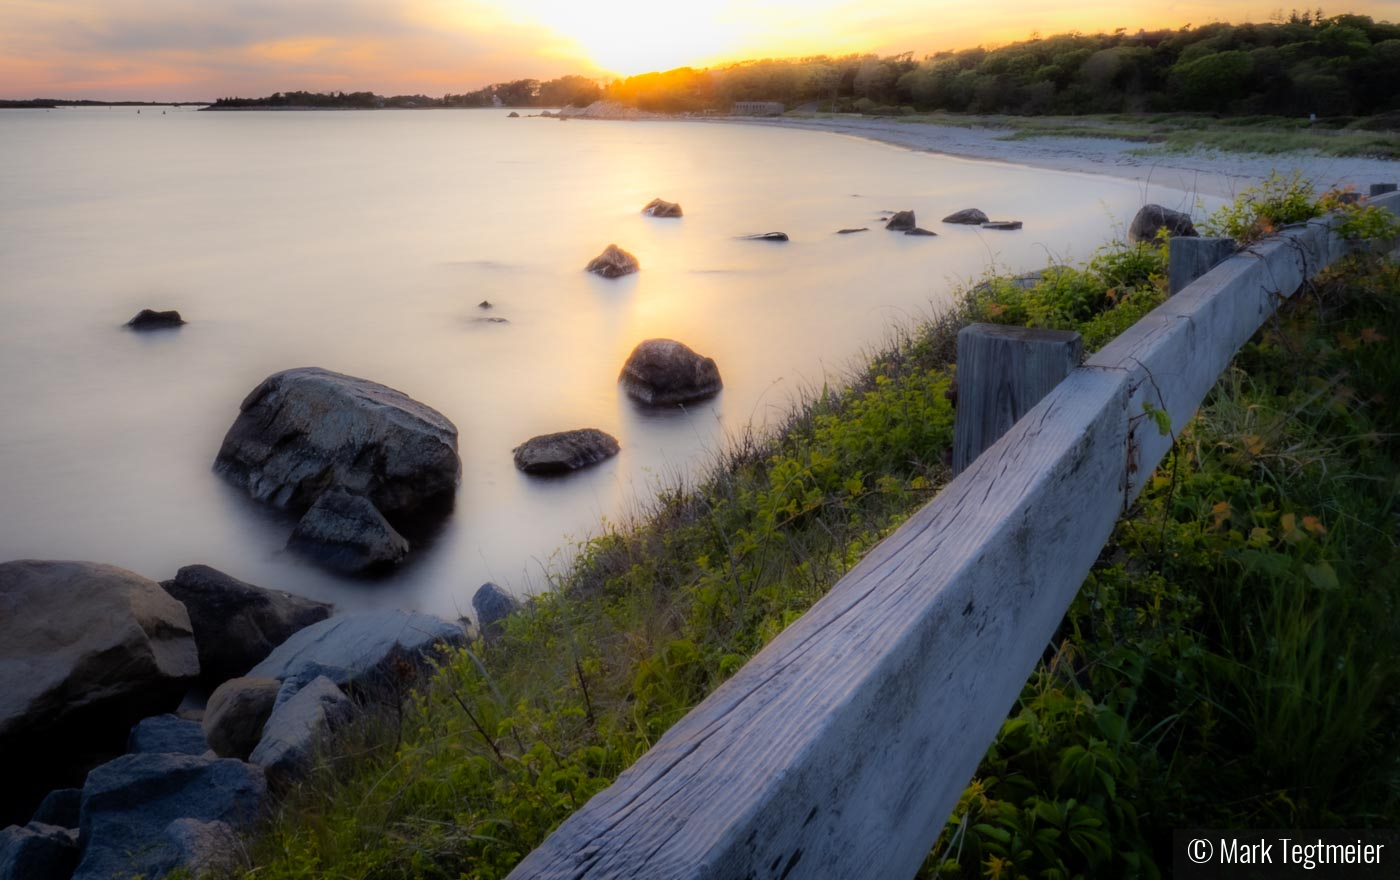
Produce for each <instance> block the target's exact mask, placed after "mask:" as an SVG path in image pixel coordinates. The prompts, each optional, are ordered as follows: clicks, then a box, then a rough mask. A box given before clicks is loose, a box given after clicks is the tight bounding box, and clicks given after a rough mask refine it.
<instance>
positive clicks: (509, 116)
mask: <svg viewBox="0 0 1400 880" xmlns="http://www.w3.org/2000/svg"><path fill="white" fill-rule="evenodd" d="M506 118H507V119H519V118H520V114H519V113H516V112H515V111H514V110H512V111H510V112H509V113H507V114H506Z"/></svg>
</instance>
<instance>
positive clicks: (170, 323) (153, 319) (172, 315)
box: [126, 309, 185, 330]
mask: <svg viewBox="0 0 1400 880" xmlns="http://www.w3.org/2000/svg"><path fill="white" fill-rule="evenodd" d="M184 323H185V319H184V318H181V317H180V313H179V312H177V311H175V310H174V309H171V310H170V311H168V312H157V311H156V310H154V309H142V310H141V311H139V312H137V313H136V316H135V317H133V318H132V319H131V320H130V321H127V322H126V326H128V327H130V328H131V329H132V330H165V329H167V328H170V327H179V326H180V325H182V324H184Z"/></svg>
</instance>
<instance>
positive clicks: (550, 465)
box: [511, 428, 619, 474]
mask: <svg viewBox="0 0 1400 880" xmlns="http://www.w3.org/2000/svg"><path fill="white" fill-rule="evenodd" d="M618 449H619V447H618V445H617V438H616V437H614V436H612V435H611V434H607V433H604V432H602V431H599V430H598V429H597V428H582V429H579V430H576V431H561V432H559V433H557V434H542V435H540V436H538V437H531V438H530V439H529V440H526V441H525V442H524V443H522V444H520V445H519V446H517V447H515V448H514V449H512V450H511V453H512V454H513V455H514V456H515V466H516V467H517V468H519V469H520V470H522V471H524V472H525V473H527V474H562V473H565V472H566V471H573V470H578V469H579V468H582V467H588V466H589V465H590V464H597V463H598V462H600V461H602V460H603V459H605V458H611V457H612V456H614V455H617V453H618Z"/></svg>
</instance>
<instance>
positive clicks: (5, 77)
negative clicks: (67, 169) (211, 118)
mask: <svg viewBox="0 0 1400 880" xmlns="http://www.w3.org/2000/svg"><path fill="white" fill-rule="evenodd" d="M1281 8H1283V7H1279V6H1271V5H1268V4H1263V5H1261V4H1257V3H1250V2H1241V0H1218V2H1172V0H1165V2H1160V0H1159V2H1154V3H1147V2H1142V0H1127V2H1123V0H1118V2H1111V0H1087V2H1084V3H1081V4H1067V3H1064V2H1063V0H1054V2H1051V0H978V2H970V0H880V2H871V0H803V2H795V0H684V2H676V0H592V2H589V0H0V98H32V97H58V98H79V97H81V98H93V99H98V100H124V99H142V100H211V99H214V98H218V97H226V96H233V95H238V96H242V97H255V96H261V95H267V94H271V93H272V92H275V91H290V90H297V89H306V90H310V91H327V90H344V91H374V92H378V93H380V94H426V95H432V96H438V95H442V94H444V93H449V92H466V91H473V90H475V89H478V88H480V87H482V86H484V85H487V84H489V83H492V82H502V81H506V80H512V79H523V78H525V77H534V78H538V79H550V78H553V77H556V76H561V75H563V74H567V73H578V74H584V75H588V76H594V77H598V78H600V79H607V78H611V77H613V76H617V75H630V74H635V73H643V72H646V71H649V70H666V69H670V68H673V67H679V66H682V65H692V66H697V67H699V66H710V65H714V64H723V63H725V62H730V61H740V60H748V59H756V58H770V57H771V58H777V57H795V56H802V55H815V54H824V53H825V54H844V53H848V52H877V53H880V54H894V53H898V52H908V51H912V52H914V53H915V55H916V57H917V56H921V55H924V54H928V53H931V52H935V51H939V50H943V49H961V48H967V47H970V46H977V45H984V44H986V45H991V44H998V43H1008V42H1012V41H1014V40H1019V39H1025V38H1026V37H1028V36H1030V35H1031V33H1032V32H1039V33H1042V34H1046V35H1049V34H1052V33H1059V32H1064V31H1070V30H1079V31H1084V32H1086V33H1090V32H1098V31H1112V30H1114V29H1115V28H1119V27H1124V28H1128V29H1129V30H1136V29H1137V28H1139V27H1147V28H1156V27H1180V26H1182V25H1186V24H1204V23H1207V22H1211V21H1220V20H1226V21H1267V20H1268V19H1269V17H1270V16H1271V15H1273V14H1275V13H1276V12H1278V11H1279V10H1280V9H1281ZM1288 8H1291V7H1288ZM1342 11H1347V12H1358V13H1362V14H1368V15H1372V16H1374V17H1376V18H1379V19H1386V20H1391V21H1395V20H1397V19H1400V0H1356V2H1353V3H1351V4H1350V5H1349V6H1348V7H1346V8H1345V10H1344V9H1342V8H1336V9H1332V8H1327V7H1324V12H1325V13H1328V14H1330V13H1333V12H1342Z"/></svg>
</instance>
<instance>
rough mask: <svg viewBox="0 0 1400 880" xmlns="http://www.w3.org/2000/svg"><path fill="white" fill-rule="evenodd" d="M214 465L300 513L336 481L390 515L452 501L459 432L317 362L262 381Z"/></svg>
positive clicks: (389, 392) (396, 395) (402, 398)
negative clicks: (322, 367)
mask: <svg viewBox="0 0 1400 880" xmlns="http://www.w3.org/2000/svg"><path fill="white" fill-rule="evenodd" d="M239 410H240V412H239V415H238V418H237V419H236V420H234V423H233V426H232V427H231V428H229V430H228V434H226V435H225V436H224V442H223V445H222V446H221V447H220V449H219V455H218V458H217V459H216V460H215V462H214V469H215V470H216V471H217V472H219V473H220V474H222V475H223V476H225V477H226V478H228V480H229V481H230V482H232V483H233V484H234V485H236V486H238V487H239V488H241V489H243V490H244V491H246V492H247V493H248V494H249V495H250V496H252V497H253V498H255V499H257V500H258V501H262V502H265V503H267V504H270V505H272V506H273V507H277V508H281V509H286V510H293V511H297V512H301V511H305V510H307V509H308V508H310V507H311V505H312V504H314V503H315V502H316V499H317V498H320V497H321V495H322V494H323V493H324V492H325V491H326V490H327V489H329V488H331V487H332V486H341V487H343V488H345V489H347V490H349V491H351V492H353V493H355V494H357V495H363V496H364V497H365V498H368V499H369V501H370V503H372V504H373V505H374V506H375V507H376V508H378V510H379V511H380V512H381V513H383V514H384V515H385V516H386V517H389V518H390V519H394V518H396V517H405V516H415V515H418V514H421V513H424V512H427V511H428V510H430V509H431V508H434V507H436V506H438V505H444V504H446V503H450V501H451V498H452V495H453V493H454V492H455V491H456V489H457V480H458V477H459V475H460V473H461V469H462V463H461V459H459V458H458V456H457V428H456V426H455V425H453V424H452V422H450V421H448V419H447V417H446V416H444V415H443V414H442V413H440V412H438V411H437V410H435V409H432V408H431V407H428V406H425V405H423V404H421V403H419V402H418V401H416V400H414V399H412V398H411V397H409V396H408V395H406V394H404V393H403V392H401V391H395V390H394V389H392V388H388V387H386V386H384V385H380V384H378V383H377V382H371V381H369V380H367V379H357V378H355V377H354V376H345V375H341V374H340V373H332V372H331V371H329V370H323V369H320V368H319V367H302V368H299V369H295V370H285V371H283V372H281V373H275V374H273V375H271V376H269V377H268V378H266V379H264V380H263V382H262V384H260V385H258V387H257V388H254V389H253V391H252V393H251V394H249V395H248V396H247V398H245V399H244V401H243V403H242V404H241V405H240V406H239Z"/></svg>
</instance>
